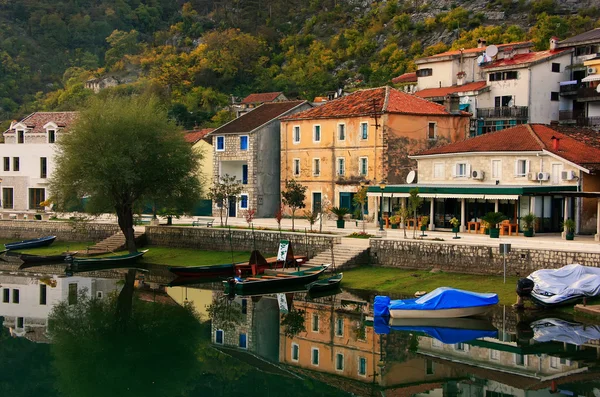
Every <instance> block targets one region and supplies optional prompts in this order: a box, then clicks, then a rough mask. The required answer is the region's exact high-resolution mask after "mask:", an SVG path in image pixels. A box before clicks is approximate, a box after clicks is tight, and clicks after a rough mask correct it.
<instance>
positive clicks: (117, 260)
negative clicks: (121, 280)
mask: <svg viewBox="0 0 600 397" xmlns="http://www.w3.org/2000/svg"><path fill="white" fill-rule="evenodd" d="M146 252H148V250H143V251H139V252H134V253H129V254H125V255H118V256H106V257H102V258H79V257H74V258H72V259H71V261H70V263H71V264H70V266H69V268H70V269H69V270H70V272H73V273H76V272H90V271H95V270H110V269H116V268H138V267H137V266H135V264H136V262H137V261H138V259H140V258H141V257H142V256H143V255H144V254H145V253H146ZM142 270H143V269H142Z"/></svg>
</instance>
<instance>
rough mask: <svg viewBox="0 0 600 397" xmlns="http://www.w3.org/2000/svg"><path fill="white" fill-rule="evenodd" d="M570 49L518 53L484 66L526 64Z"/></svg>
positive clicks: (496, 66) (486, 67) (490, 67)
mask: <svg viewBox="0 0 600 397" xmlns="http://www.w3.org/2000/svg"><path fill="white" fill-rule="evenodd" d="M568 51H570V50H546V51H536V52H528V53H527V54H516V55H514V56H513V57H512V58H510V59H508V58H503V59H498V60H497V61H493V62H490V63H488V64H486V65H484V66H482V68H484V69H492V68H500V67H504V66H516V65H524V64H528V63H534V62H538V61H541V60H543V59H546V58H550V57H556V56H558V55H559V54H561V53H563V52H568Z"/></svg>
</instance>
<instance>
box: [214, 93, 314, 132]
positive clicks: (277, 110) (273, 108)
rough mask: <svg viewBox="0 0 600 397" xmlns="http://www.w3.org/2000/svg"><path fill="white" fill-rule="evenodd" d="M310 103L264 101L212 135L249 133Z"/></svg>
mask: <svg viewBox="0 0 600 397" xmlns="http://www.w3.org/2000/svg"><path fill="white" fill-rule="evenodd" d="M303 104H308V102H306V101H285V102H270V103H264V104H262V105H260V106H259V107H257V108H256V109H253V110H252V111H250V112H248V113H244V114H243V115H241V116H240V117H238V118H237V119H235V120H232V121H230V122H229V123H227V124H223V125H222V126H221V127H219V128H217V129H215V130H213V131H212V132H211V133H210V135H212V136H214V135H220V134H236V133H238V134H239V133H249V132H252V131H254V130H255V129H256V128H258V127H260V126H262V125H264V124H266V123H268V122H270V121H272V120H275V119H278V118H280V117H281V116H283V115H285V114H287V113H288V112H290V111H291V110H293V109H294V108H297V107H299V106H300V105H303Z"/></svg>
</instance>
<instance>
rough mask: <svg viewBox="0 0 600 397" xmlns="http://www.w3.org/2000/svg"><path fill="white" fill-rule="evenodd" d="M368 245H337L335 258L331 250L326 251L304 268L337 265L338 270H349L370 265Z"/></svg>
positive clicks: (334, 250)
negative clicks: (329, 264)
mask: <svg viewBox="0 0 600 397" xmlns="http://www.w3.org/2000/svg"><path fill="white" fill-rule="evenodd" d="M369 251H370V248H369V246H368V245H364V244H360V245H355V244H352V243H346V242H345V241H343V242H342V244H335V245H334V246H333V258H332V255H331V250H330V249H329V250H326V251H322V252H320V253H318V254H317V255H316V256H314V257H313V258H311V259H309V260H308V262H306V263H305V264H304V265H303V266H307V267H312V266H321V265H322V264H326V263H331V264H333V263H335V269H336V270H342V269H349V268H352V267H355V266H358V265H364V264H368V263H369Z"/></svg>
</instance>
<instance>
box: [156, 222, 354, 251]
mask: <svg viewBox="0 0 600 397" xmlns="http://www.w3.org/2000/svg"><path fill="white" fill-rule="evenodd" d="M146 239H147V243H148V245H159V246H164V247H178V248H197V249H203V250H211V251H229V250H230V249H231V247H233V250H234V251H252V250H253V249H254V247H256V249H257V250H259V251H260V252H262V253H277V250H278V248H279V240H281V239H284V240H290V241H291V242H292V245H293V249H294V254H295V255H307V252H308V255H309V256H310V257H311V258H312V257H313V256H315V254H317V253H319V252H321V251H325V250H328V249H331V243H332V242H333V244H340V243H341V241H342V238H341V237H340V236H333V235H327V234H312V233H309V234H308V235H306V236H305V235H304V233H291V232H285V233H283V232H282V233H281V234H279V233H278V232H274V231H265V230H255V231H254V235H253V234H252V231H251V230H240V229H231V242H230V232H229V230H228V229H220V228H212V227H206V228H205V227H194V228H192V227H164V226H147V227H146Z"/></svg>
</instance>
